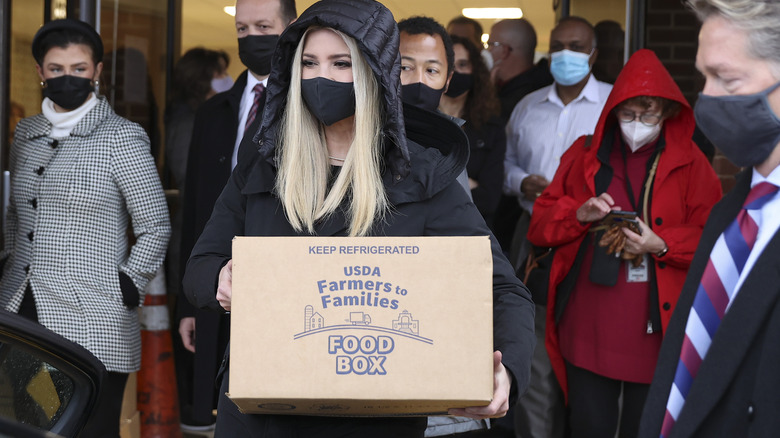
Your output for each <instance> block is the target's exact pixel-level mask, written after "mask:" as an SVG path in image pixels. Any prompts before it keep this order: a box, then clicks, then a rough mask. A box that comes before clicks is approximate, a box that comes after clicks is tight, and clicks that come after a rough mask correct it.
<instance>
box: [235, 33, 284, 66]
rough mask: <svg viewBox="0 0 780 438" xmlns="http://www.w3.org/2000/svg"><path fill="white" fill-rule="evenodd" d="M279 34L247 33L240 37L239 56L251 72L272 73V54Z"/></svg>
mask: <svg viewBox="0 0 780 438" xmlns="http://www.w3.org/2000/svg"><path fill="white" fill-rule="evenodd" d="M278 41H279V35H247V36H245V37H243V38H239V39H238V57H239V58H241V63H242V64H244V65H245V66H246V68H248V69H249V70H250V71H251V72H253V73H255V74H257V75H260V76H265V75H267V74H268V73H271V56H272V55H273V54H274V49H276V43H277V42H278Z"/></svg>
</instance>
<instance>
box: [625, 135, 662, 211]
mask: <svg viewBox="0 0 780 438" xmlns="http://www.w3.org/2000/svg"><path fill="white" fill-rule="evenodd" d="M620 152H621V153H622V155H623V179H624V181H625V183H626V191H627V192H628V201H629V202H630V203H631V207H632V208H633V210H632V211H636V212H639V209H638V208H637V207H638V204H637V202H636V200H635V199H634V189H633V187H631V178H629V176H628V163H627V161H628V160H627V157H626V146H625V145H623V144H621V148H620ZM660 158H661V151H660V150H658V148H657V147H656V150H655V152H653V157H652V160H653V164H652V166H651V167H650V170H649V172H647V173H646V174H645V182H644V184H643V187H644V190H643V191H642V192H640V193H639V204H641V205H642V221H644V223H646V224H647V223H648V220H649V218H648V216H649V213H650V212H649V211H647V204H648V200H649V197H650V187H651V186H652V185H653V178H654V177H655V171H656V170H657V168H658V160H659V159H660Z"/></svg>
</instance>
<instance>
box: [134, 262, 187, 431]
mask: <svg viewBox="0 0 780 438" xmlns="http://www.w3.org/2000/svg"><path fill="white" fill-rule="evenodd" d="M140 312H141V315H140V320H141V348H142V353H141V370H140V371H139V372H138V410H139V411H140V413H141V437H143V438H178V437H181V436H182V434H181V427H180V425H179V398H178V395H177V392H176V372H175V369H174V363H173V340H172V339H171V332H170V323H169V320H168V298H167V296H166V295H165V273H164V272H163V270H162V268H160V270H158V271H157V275H155V277H154V278H153V279H152V281H150V282H149V284H148V285H147V286H146V298H145V299H144V305H143V307H141V310H140Z"/></svg>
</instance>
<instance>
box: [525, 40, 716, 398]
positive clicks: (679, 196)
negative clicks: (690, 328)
mask: <svg viewBox="0 0 780 438" xmlns="http://www.w3.org/2000/svg"><path fill="white" fill-rule="evenodd" d="M635 96H659V97H663V98H666V99H670V100H674V101H676V102H679V103H680V104H681V110H680V113H679V114H678V115H677V116H675V117H672V118H670V119H667V120H666V121H664V125H663V131H662V135H663V136H664V141H665V144H666V146H665V148H664V149H663V150H662V151H661V152H660V154H661V155H660V158H659V161H658V169H657V171H656V174H655V178H654V180H653V183H652V186H651V190H652V191H651V192H650V200H649V207H648V208H649V211H650V217H649V218H646V223H647V224H648V226H649V227H650V228H652V230H653V231H654V232H655V233H656V234H657V235H658V236H660V237H661V238H662V239H663V240H664V241H665V242H666V244H667V245H668V247H669V251H668V252H667V253H666V254H665V255H664V256H663V258H661V259H659V258H658V257H657V256H655V255H652V256H650V260H651V262H652V266H651V268H650V269H651V270H652V271H654V272H655V277H656V288H655V289H656V290H655V291H654V292H655V296H656V297H657V301H656V303H655V304H656V306H655V310H656V312H657V313H658V314H659V317H660V323H661V325H662V328H663V330H665V329H666V327H667V324H668V322H669V319H670V318H671V315H672V310H673V309H674V306H675V303H676V302H677V298H678V296H679V293H680V287H681V286H682V284H683V281H684V280H685V275H686V272H687V271H688V266H689V264H690V263H691V259H692V258H693V253H694V251H695V249H696V245H697V243H698V241H699V237H700V235H701V232H702V228H703V227H704V222H705V221H706V220H707V215H708V214H709V212H710V209H711V208H712V206H713V205H714V204H715V203H716V202H717V201H718V200H719V199H720V196H721V190H720V183H719V181H718V177H717V175H716V174H715V172H714V171H713V170H712V167H711V166H710V164H709V162H708V161H707V159H706V158H705V157H704V155H703V154H702V153H701V152H700V151H699V149H698V148H697V147H696V145H695V144H694V143H693V141H692V140H691V135H692V134H693V128H694V118H693V110H691V107H690V105H689V104H688V102H687V101H686V100H685V98H684V97H683V95H682V92H681V91H680V89H679V88H678V87H677V85H676V84H675V82H674V80H673V79H672V77H671V76H670V75H669V73H668V72H667V71H666V69H665V68H664V67H663V65H662V64H661V62H660V61H659V60H658V58H657V57H656V56H655V54H654V53H653V52H651V51H649V50H640V51H638V52H636V53H635V54H634V55H633V56H632V57H631V59H630V60H629V61H628V63H627V64H626V66H625V67H624V68H623V70H622V72H621V73H620V76H618V79H617V81H616V82H615V86H614V87H613V89H612V92H611V93H610V95H609V98H608V99H607V102H606V104H605V106H604V110H603V111H602V113H601V117H600V118H599V122H598V124H597V125H596V130H595V132H594V134H593V138H592V142H591V143H590V144H588V142H586V140H585V137H580V138H579V139H578V140H577V141H576V142H575V143H574V144H573V145H572V146H571V147H570V148H569V149H568V150H567V151H566V153H565V154H564V155H563V157H562V158H561V164H560V166H559V167H558V170H557V172H556V173H555V177H554V178H553V181H552V182H551V183H550V186H549V187H547V189H545V191H544V192H543V193H542V196H541V197H539V198H538V199H537V200H536V202H535V203H534V214H533V215H532V216H531V225H530V227H529V230H528V240H530V241H531V243H533V244H534V245H538V246H544V247H556V248H557V250H556V252H555V256H554V257H555V258H554V259H553V265H552V268H551V271H550V283H549V289H548V301H547V303H548V306H547V330H546V344H547V351H548V353H549V355H550V362H551V364H552V366H553V370H554V371H555V373H556V376H557V377H558V380H559V381H560V383H561V387H562V388H563V390H564V393H565V392H566V391H567V382H566V371H565V366H564V362H563V357H562V356H561V353H560V346H559V339H558V327H557V323H558V319H557V318H556V315H560V314H561V312H562V311H563V310H562V309H563V307H564V306H565V299H563V296H564V295H565V294H567V293H576V292H572V291H571V288H568V289H567V288H566V287H560V288H559V286H560V285H561V284H571V283H569V282H568V281H566V282H565V283H564V281H565V280H566V279H570V278H571V277H567V276H568V275H569V273H570V272H573V273H574V274H573V275H575V276H576V275H577V274H578V272H579V270H576V271H575V270H573V269H572V266H575V260H577V259H578V252H579V249H580V247H581V246H582V245H583V241H584V240H585V237H586V235H587V234H588V231H589V230H590V229H591V226H592V225H593V224H591V223H587V224H583V223H581V222H579V221H578V220H577V214H576V212H577V209H579V207H580V206H581V205H582V204H584V203H585V202H586V201H587V200H588V199H590V198H591V197H594V196H598V195H600V194H601V193H603V192H604V191H605V190H606V187H607V186H608V185H609V184H608V182H607V184H606V185H604V184H600V185H602V186H604V187H603V188H601V189H597V185H596V184H597V183H596V181H597V178H599V176H598V175H600V174H603V173H601V172H602V170H603V169H605V168H608V169H611V168H609V166H608V165H607V164H604V161H603V160H604V159H605V158H604V157H603V151H604V149H605V148H604V146H603V145H604V144H606V141H605V138H606V137H607V136H608V135H610V134H606V133H611V132H613V131H612V130H611V129H613V128H614V129H620V128H615V125H616V124H617V123H618V122H617V118H616V117H615V115H614V113H613V110H614V108H615V107H616V106H617V105H619V104H620V103H621V102H623V101H625V100H626V99H629V98H631V97H635ZM659 143H661V142H660V141H659ZM600 152H602V154H600ZM608 156H609V155H608V154H607V158H606V162H607V163H608V162H609V159H608ZM610 172H611V171H610ZM609 175H610V176H609V179H610V180H611V173H610V174H609ZM596 224H597V223H596ZM586 250H587V249H586ZM652 271H651V272H652ZM563 289H567V290H563ZM651 294H652V292H651ZM652 311H653V310H652V309H651V312H652ZM638 324H640V327H642V326H643V325H642V324H644V322H643V321H640V322H638Z"/></svg>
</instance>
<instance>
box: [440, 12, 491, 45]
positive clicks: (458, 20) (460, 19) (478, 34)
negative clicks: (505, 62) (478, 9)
mask: <svg viewBox="0 0 780 438" xmlns="http://www.w3.org/2000/svg"><path fill="white" fill-rule="evenodd" d="M453 24H470V25H471V26H472V27H474V39H475V40H477V41H481V40H482V34H483V33H484V30H483V29H482V25H481V24H479V21H477V20H475V19H473V18H469V17H464V16H463V15H460V16H457V17H455V18H453V19H452V20H450V22H449V23H447V29H449V28H450V26H452V25H453Z"/></svg>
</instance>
